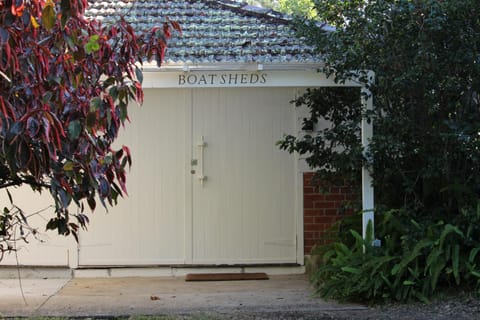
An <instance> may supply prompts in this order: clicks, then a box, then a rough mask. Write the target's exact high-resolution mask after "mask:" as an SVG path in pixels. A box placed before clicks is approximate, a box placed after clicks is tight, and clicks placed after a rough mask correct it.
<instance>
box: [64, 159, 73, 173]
mask: <svg viewBox="0 0 480 320" xmlns="http://www.w3.org/2000/svg"><path fill="white" fill-rule="evenodd" d="M73 167H74V166H73V162H72V161H67V162H65V164H64V165H63V170H65V171H72V170H73Z"/></svg>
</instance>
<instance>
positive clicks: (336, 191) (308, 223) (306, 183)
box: [303, 173, 358, 255]
mask: <svg viewBox="0 0 480 320" xmlns="http://www.w3.org/2000/svg"><path fill="white" fill-rule="evenodd" d="M312 177H313V173H304V174H303V225H304V252H305V254H307V255H308V254H310V251H311V250H312V248H313V246H314V245H315V244H318V243H319V244H325V243H328V242H329V241H331V240H332V237H333V235H332V234H328V229H329V228H330V227H331V226H332V225H333V224H334V223H335V222H337V221H338V220H340V219H341V218H342V217H345V215H348V214H352V212H353V211H352V210H351V209H347V210H345V209H344V204H345V203H346V202H348V201H355V200H358V194H357V193H355V192H354V190H353V188H352V187H351V186H335V187H330V188H328V190H327V192H326V193H321V192H319V190H318V187H314V186H312V184H311V181H312Z"/></svg>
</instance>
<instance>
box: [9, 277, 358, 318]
mask: <svg viewBox="0 0 480 320" xmlns="http://www.w3.org/2000/svg"><path fill="white" fill-rule="evenodd" d="M22 287H23V291H24V295H25V301H24V299H23V298H22V294H21V291H20V287H19V281H18V279H0V297H1V299H0V316H3V317H11V316H64V317H65V316H71V317H99V316H103V317H106V316H108V317H110V316H127V315H168V314H174V315H194V314H199V313H207V314H216V315H228V316H229V317H232V316H235V315H237V316H238V315H243V314H245V315H250V316H252V315H253V316H254V317H255V318H256V316H255V315H262V317H264V316H265V315H267V316H268V315H274V316H273V317H272V318H277V316H278V315H285V314H288V315H290V316H292V315H293V318H296V317H295V315H298V317H299V318H300V317H301V318H304V319H310V317H309V315H312V316H313V315H315V319H320V318H321V317H320V318H319V316H321V315H322V314H323V315H331V314H338V315H341V314H344V313H348V314H352V313H356V312H358V313H364V312H366V311H367V308H365V307H363V306H359V305H343V304H338V303H334V302H326V301H323V300H321V299H319V298H315V297H313V296H312V293H313V291H312V288H311V287H310V285H309V283H308V280H307V277H306V276H305V275H289V276H271V277H270V279H269V280H257V281H213V282H185V280H184V278H183V277H148V278H147V277H141V278H140V277H139V278H134V277H129V278H73V279H24V280H22ZM275 315H277V316H275ZM312 319H313V318H312Z"/></svg>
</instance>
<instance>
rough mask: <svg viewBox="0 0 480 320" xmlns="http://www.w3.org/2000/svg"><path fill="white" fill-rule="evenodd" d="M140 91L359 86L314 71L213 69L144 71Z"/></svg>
mask: <svg viewBox="0 0 480 320" xmlns="http://www.w3.org/2000/svg"><path fill="white" fill-rule="evenodd" d="M143 75H144V81H143V87H144V88H181V89H186V88H235V87H296V88H300V87H325V86H326V87H330V86H332V87H337V86H343V85H347V86H355V87H358V86H360V85H359V84H358V83H348V82H347V83H345V84H338V83H335V81H334V80H333V77H332V78H331V79H327V78H326V77H325V75H324V74H322V73H319V72H317V71H316V70H281V71H280V70H268V71H263V70H262V71H248V70H239V71H237V70H235V71H231V70H219V71H217V70H215V71H207V70H205V71H197V70H195V71H183V72H182V71H162V69H161V68H160V69H159V71H156V72H152V71H147V72H144V73H143Z"/></svg>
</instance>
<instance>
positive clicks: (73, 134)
mask: <svg viewBox="0 0 480 320" xmlns="http://www.w3.org/2000/svg"><path fill="white" fill-rule="evenodd" d="M81 132H82V124H81V123H80V121H79V120H74V121H71V122H70V123H69V124H68V137H69V138H70V140H77V139H78V137H79V136H80V133H81Z"/></svg>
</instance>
